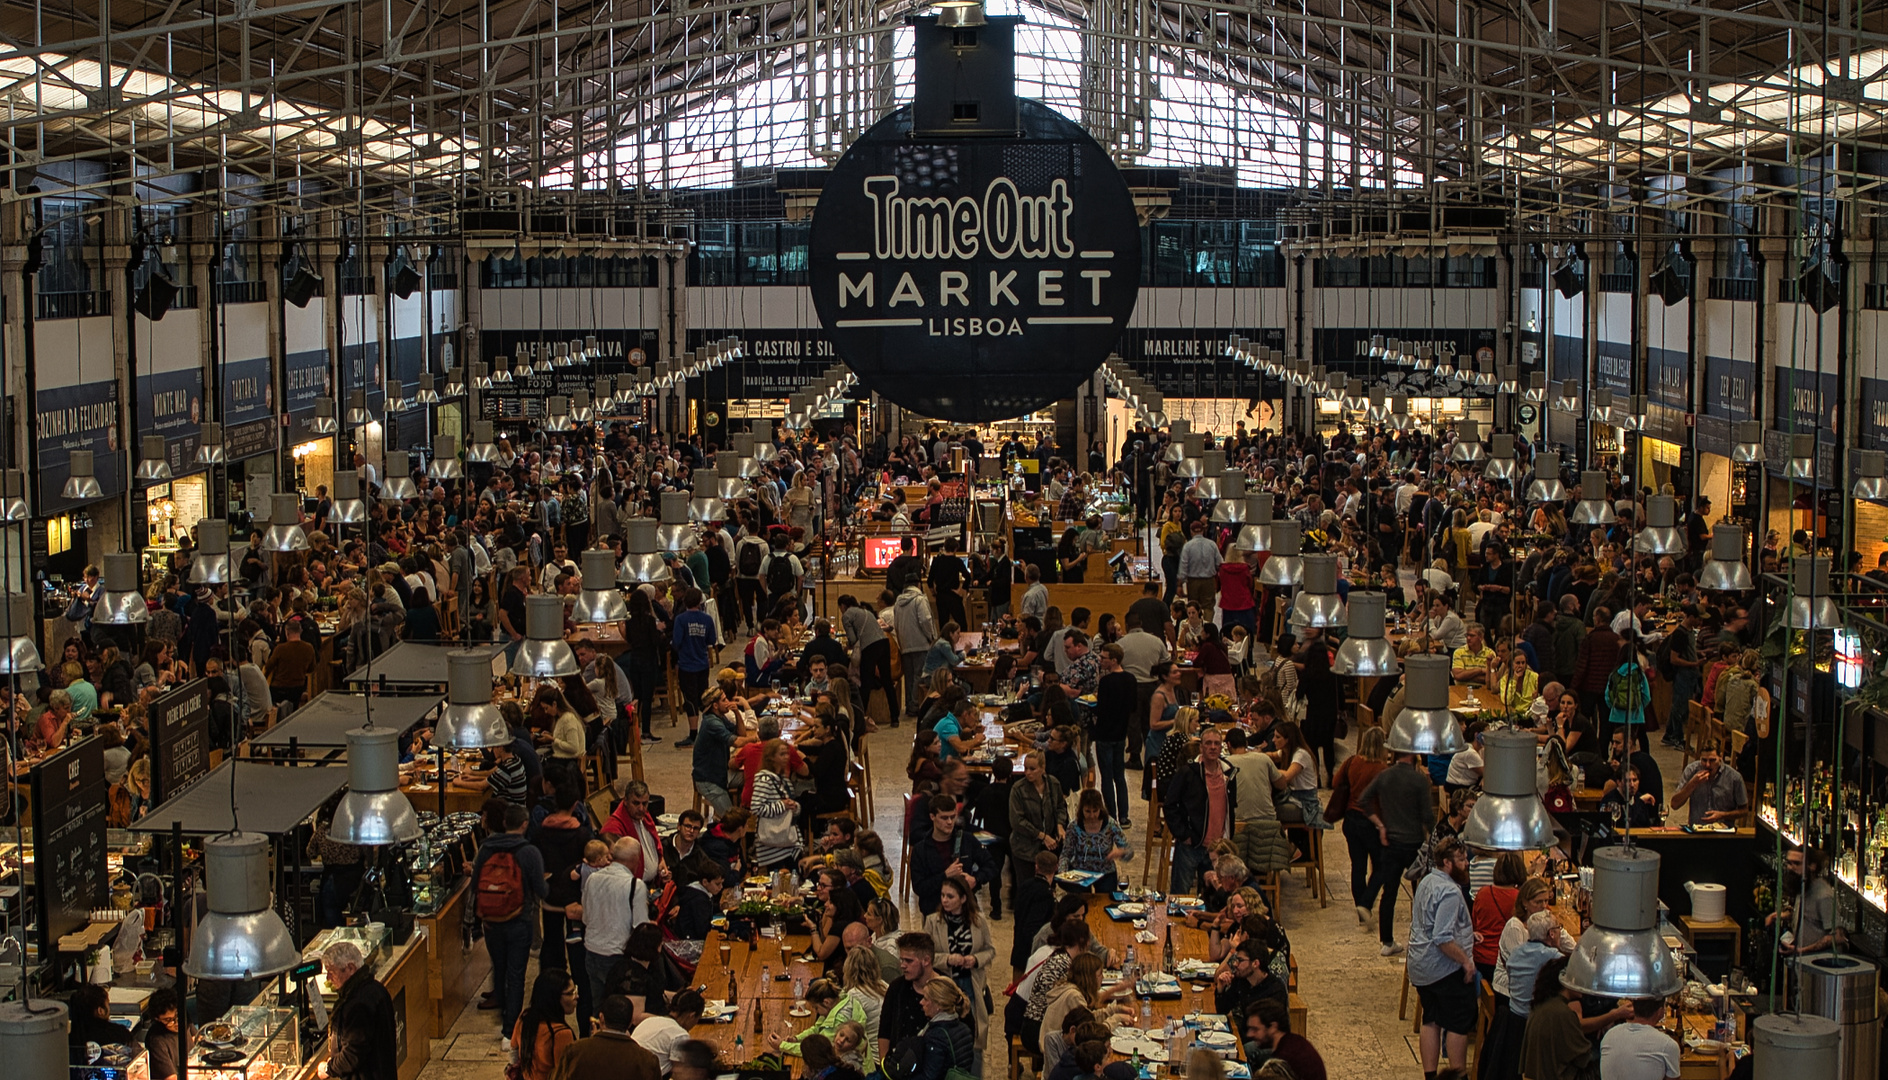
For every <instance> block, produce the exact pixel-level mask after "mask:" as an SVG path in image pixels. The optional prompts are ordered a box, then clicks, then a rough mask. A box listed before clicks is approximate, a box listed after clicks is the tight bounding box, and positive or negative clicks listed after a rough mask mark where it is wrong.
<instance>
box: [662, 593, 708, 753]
mask: <svg viewBox="0 0 1888 1080" xmlns="http://www.w3.org/2000/svg"><path fill="white" fill-rule="evenodd" d="M701 603H702V596H701V590H700V589H697V588H694V587H693V586H690V587H689V588H687V589H684V590H682V606H683V607H684V608H686V609H687V610H685V611H683V612H682V613H681V614H680V615H677V616H676V617H675V628H674V629H673V630H671V631H670V637H671V641H670V644H671V645H672V646H673V648H674V649H675V675H676V680H677V682H679V683H680V684H681V690H682V708H683V709H684V710H686V711H687V713H688V735H687V737H685V738H682V739H678V740H677V741H676V743H675V745H676V746H677V747H678V748H680V749H683V750H686V749H688V748H689V747H691V746H694V745H695V732H696V731H697V730H698V729H699V728H700V727H701V696H702V692H703V691H704V690H706V689H708V663H709V653H710V651H711V650H713V648H714V643H715V620H714V617H713V616H711V615H709V614H708V613H707V612H705V611H703V610H702V609H701Z"/></svg>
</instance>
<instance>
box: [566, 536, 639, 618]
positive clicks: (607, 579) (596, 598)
mask: <svg viewBox="0 0 1888 1080" xmlns="http://www.w3.org/2000/svg"><path fill="white" fill-rule="evenodd" d="M570 621H571V622H574V623H589V624H596V623H619V622H628V621H629V605H628V604H626V603H624V602H623V590H621V589H619V588H617V587H616V555H615V554H614V553H612V552H611V551H609V550H608V549H606V548H592V549H591V550H589V551H586V552H584V553H583V591H582V592H580V593H578V594H577V604H576V606H575V607H573V608H572V609H571V612H570Z"/></svg>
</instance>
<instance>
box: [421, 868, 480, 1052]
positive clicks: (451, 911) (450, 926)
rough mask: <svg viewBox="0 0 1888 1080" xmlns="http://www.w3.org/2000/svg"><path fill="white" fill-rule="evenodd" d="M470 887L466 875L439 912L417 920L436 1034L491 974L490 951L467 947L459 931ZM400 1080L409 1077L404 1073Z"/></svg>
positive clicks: (454, 1019)
mask: <svg viewBox="0 0 1888 1080" xmlns="http://www.w3.org/2000/svg"><path fill="white" fill-rule="evenodd" d="M471 887H472V879H471V877H470V876H467V877H466V878H465V879H464V880H462V881H460V882H459V884H458V885H457V886H455V887H454V888H453V890H452V895H451V896H450V897H448V898H447V900H446V902H445V903H444V904H442V905H440V908H439V911H438V912H437V913H436V914H433V915H427V916H422V917H421V918H419V919H418V920H416V922H417V924H418V926H419V928H420V931H421V933H423V934H424V935H425V939H426V994H425V998H426V1001H427V1007H428V1013H429V1015H430V1016H431V1020H430V1023H431V1025H432V1030H433V1032H434V1033H435V1035H444V1034H445V1033H446V1032H448V1031H450V1030H452V1025H453V1024H455V1023H457V1022H458V1020H459V1014H460V1013H462V1012H464V1011H465V1007H466V1005H468V1004H470V1003H471V1001H472V1000H473V999H474V998H476V997H478V994H479V988H480V987H482V986H484V985H485V977H486V976H487V975H490V974H491V973H492V958H491V954H490V953H488V952H486V951H485V948H484V946H482V945H479V944H478V943H476V942H475V943H473V944H472V945H470V946H467V945H466V944H465V934H464V932H463V931H461V930H460V924H461V921H462V920H463V919H464V916H465V905H466V902H467V898H468V897H469V896H470V895H471ZM401 1080H406V1076H405V1074H404V1072H403V1073H402V1075H401Z"/></svg>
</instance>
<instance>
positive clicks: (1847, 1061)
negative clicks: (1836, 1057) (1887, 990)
mask: <svg viewBox="0 0 1888 1080" xmlns="http://www.w3.org/2000/svg"><path fill="white" fill-rule="evenodd" d="M1880 974H1881V973H1880V971H1879V969H1877V968H1876V966H1875V965H1874V964H1873V963H1870V962H1869V961H1867V960H1862V959H1858V958H1856V957H1853V956H1838V955H1836V954H1835V953H1816V954H1814V955H1812V956H1806V957H1803V958H1801V959H1799V960H1798V961H1797V962H1796V977H1797V986H1798V988H1799V989H1798V993H1799V995H1800V997H1801V1003H1800V1006H1799V1007H1800V1008H1801V1010H1802V1011H1803V1012H1805V1013H1808V1014H1810V1015H1812V1016H1821V1017H1824V1018H1826V1019H1829V1020H1834V1021H1835V1022H1836V1025H1837V1027H1838V1028H1840V1029H1841V1032H1842V1068H1841V1070H1840V1071H1838V1072H1837V1073H1836V1075H1835V1080H1875V1077H1876V1076H1877V1075H1879V1071H1880V1066H1881V1024H1880V1013H1879V1010H1878V1009H1877V1008H1876V1004H1875V1002H1876V995H1877V986H1878V984H1879V982H1880Z"/></svg>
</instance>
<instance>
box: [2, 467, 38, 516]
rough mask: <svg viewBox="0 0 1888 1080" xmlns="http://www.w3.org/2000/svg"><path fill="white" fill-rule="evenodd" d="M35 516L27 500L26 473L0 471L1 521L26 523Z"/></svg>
mask: <svg viewBox="0 0 1888 1080" xmlns="http://www.w3.org/2000/svg"><path fill="white" fill-rule="evenodd" d="M32 516H33V504H32V503H30V502H28V501H27V499H26V471H25V470H24V469H0V521H25V520H27V519H29V518H31V517H32Z"/></svg>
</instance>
